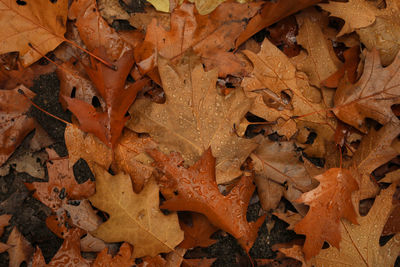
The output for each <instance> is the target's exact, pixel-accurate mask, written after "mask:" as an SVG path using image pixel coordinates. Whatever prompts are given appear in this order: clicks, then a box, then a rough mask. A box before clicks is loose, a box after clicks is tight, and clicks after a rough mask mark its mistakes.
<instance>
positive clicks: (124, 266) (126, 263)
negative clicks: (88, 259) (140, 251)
mask: <svg viewBox="0 0 400 267" xmlns="http://www.w3.org/2000/svg"><path fill="white" fill-rule="evenodd" d="M107 250H108V249H107V248H105V249H103V250H102V251H101V252H100V253H99V254H98V255H97V258H96V260H95V262H94V263H93V265H92V267H131V266H133V265H134V263H135V260H134V259H133V258H132V247H131V246H130V245H129V244H128V243H123V244H122V245H121V247H120V248H119V251H118V254H117V255H115V256H114V257H113V256H111V255H110V254H108V253H107Z"/></svg>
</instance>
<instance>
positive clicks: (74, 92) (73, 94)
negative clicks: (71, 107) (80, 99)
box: [71, 86, 76, 98]
mask: <svg viewBox="0 0 400 267" xmlns="http://www.w3.org/2000/svg"><path fill="white" fill-rule="evenodd" d="M75 95H76V87H75V86H74V87H72V91H71V98H75Z"/></svg>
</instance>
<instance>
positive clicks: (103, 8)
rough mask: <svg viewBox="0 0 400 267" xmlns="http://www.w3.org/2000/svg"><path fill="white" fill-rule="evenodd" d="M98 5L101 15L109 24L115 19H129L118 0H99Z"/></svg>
mask: <svg viewBox="0 0 400 267" xmlns="http://www.w3.org/2000/svg"><path fill="white" fill-rule="evenodd" d="M98 5H99V11H100V14H101V16H102V17H103V18H105V19H106V20H107V22H108V23H110V24H112V22H113V21H114V20H116V19H129V14H128V13H127V12H126V11H125V10H124V9H123V8H122V7H121V5H120V4H119V1H118V0H100V1H99V2H98Z"/></svg>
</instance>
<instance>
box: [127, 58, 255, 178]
mask: <svg viewBox="0 0 400 267" xmlns="http://www.w3.org/2000/svg"><path fill="white" fill-rule="evenodd" d="M159 72H160V75H161V79H162V85H163V88H164V91H165V95H166V102H165V104H157V103H153V102H151V100H150V99H146V98H145V99H137V100H136V101H135V103H134V104H133V105H132V107H131V109H130V112H131V113H132V114H136V116H134V117H133V119H132V120H130V121H129V122H128V124H127V127H128V128H130V129H132V130H133V131H136V132H140V133H143V132H146V133H149V134H150V136H151V137H152V138H153V139H154V140H155V141H156V142H157V143H158V144H159V146H160V148H161V149H162V150H163V151H166V152H169V151H178V152H180V153H181V154H182V156H183V158H184V159H185V162H186V163H187V164H193V163H194V162H195V161H196V160H198V159H199V158H200V156H201V155H202V153H203V152H204V151H205V150H206V149H207V148H208V147H209V146H211V149H212V151H213V155H214V156H215V157H216V159H217V167H216V169H217V183H218V184H220V183H225V182H229V181H231V180H232V179H234V178H236V177H238V176H239V175H240V174H241V173H242V172H241V170H240V166H241V165H242V163H243V162H244V160H245V159H246V158H247V156H248V155H249V154H250V152H251V151H252V150H254V149H255V148H256V147H257V143H256V141H257V140H258V139H257V138H254V139H253V140H250V139H245V138H241V137H239V136H238V135H237V134H236V133H235V125H239V124H240V121H241V119H242V118H243V117H244V115H245V114H246V113H247V111H248V110H249V108H250V106H251V102H252V101H251V100H250V99H248V98H246V97H245V96H244V94H243V91H242V90H241V89H240V88H237V89H236V90H233V92H232V93H231V94H229V95H228V96H221V95H219V94H218V93H217V89H216V81H217V75H218V73H217V70H215V69H214V70H211V71H209V72H205V71H204V70H203V66H202V65H201V63H200V62H199V60H198V57H197V56H195V55H194V54H193V53H188V54H186V55H185V56H184V57H183V58H182V60H181V62H180V63H179V64H177V65H175V64H172V63H171V62H170V61H169V60H167V59H165V58H162V57H159Z"/></svg>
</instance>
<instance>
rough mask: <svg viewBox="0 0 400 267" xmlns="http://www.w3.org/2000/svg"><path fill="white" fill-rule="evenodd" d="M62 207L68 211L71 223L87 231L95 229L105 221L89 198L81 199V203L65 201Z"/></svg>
mask: <svg viewBox="0 0 400 267" xmlns="http://www.w3.org/2000/svg"><path fill="white" fill-rule="evenodd" d="M61 207H62V208H63V209H64V210H65V211H67V212H68V218H69V219H70V220H71V224H72V225H73V226H76V227H79V228H80V229H83V230H85V231H88V232H91V231H94V230H96V229H97V228H98V227H99V226H100V224H101V223H102V222H103V221H102V220H101V218H100V217H99V216H98V215H97V213H96V211H95V210H93V208H92V206H91V205H90V203H89V201H88V200H87V199H84V200H81V201H80V202H79V205H76V203H74V205H72V204H68V203H66V201H64V202H63V203H62V205H61Z"/></svg>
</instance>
